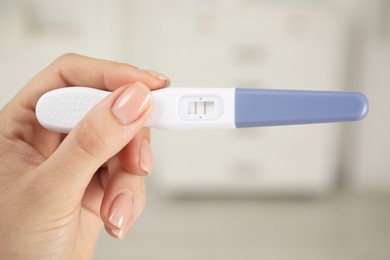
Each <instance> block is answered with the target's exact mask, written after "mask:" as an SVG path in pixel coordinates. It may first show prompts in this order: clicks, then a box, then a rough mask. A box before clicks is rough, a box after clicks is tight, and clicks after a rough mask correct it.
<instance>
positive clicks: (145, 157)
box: [139, 139, 153, 175]
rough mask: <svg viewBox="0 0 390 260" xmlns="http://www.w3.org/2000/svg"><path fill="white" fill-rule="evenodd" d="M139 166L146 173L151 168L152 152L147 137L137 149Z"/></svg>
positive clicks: (149, 172)
mask: <svg viewBox="0 0 390 260" xmlns="http://www.w3.org/2000/svg"><path fill="white" fill-rule="evenodd" d="M139 166H140V167H141V169H142V170H144V171H145V172H146V174H147V175H150V174H151V173H152V168H153V152H152V147H151V146H150V143H149V141H148V140H147V139H145V140H143V142H142V145H141V148H140V151H139Z"/></svg>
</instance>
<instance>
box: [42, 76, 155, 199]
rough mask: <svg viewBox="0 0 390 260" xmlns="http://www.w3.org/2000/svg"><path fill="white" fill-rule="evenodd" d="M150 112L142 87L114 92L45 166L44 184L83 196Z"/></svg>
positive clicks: (95, 109)
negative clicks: (96, 173) (99, 170)
mask: <svg viewBox="0 0 390 260" xmlns="http://www.w3.org/2000/svg"><path fill="white" fill-rule="evenodd" d="M150 111H151V104H150V90H149V89H148V88H147V87H146V86H145V85H144V84H142V83H140V82H137V83H135V84H132V85H129V86H127V87H122V88H120V89H117V90H116V91H115V92H113V93H112V94H110V95H109V96H108V97H107V98H105V99H104V100H102V101H101V102H100V103H99V104H97V105H96V106H95V107H94V108H93V109H92V110H91V111H89V112H88V113H87V115H86V116H85V117H84V118H83V119H82V120H81V121H80V122H79V123H78V124H77V126H76V127H75V128H73V129H72V131H71V132H70V133H69V134H68V136H67V137H66V138H65V139H64V141H63V142H62V143H61V145H60V146H59V147H58V148H57V150H56V151H55V152H54V153H53V154H52V155H51V156H50V157H49V159H48V160H47V161H46V162H45V163H44V166H43V167H44V168H46V169H44V170H43V174H44V175H47V176H45V177H46V181H47V180H49V183H51V184H52V185H53V186H54V187H58V186H59V184H58V183H61V186H63V188H65V189H71V190H73V191H78V192H84V190H85V188H86V187H87V185H88V183H89V182H90V180H91V178H92V176H93V174H94V173H95V172H96V171H97V170H98V169H99V167H100V166H101V165H102V164H104V163H105V162H106V161H107V160H108V159H109V158H111V157H112V156H114V155H115V154H117V153H118V152H119V151H120V150H121V149H122V148H123V147H124V146H126V144H128V143H129V142H130V140H131V139H132V138H133V137H134V136H135V135H136V133H137V132H138V131H139V130H140V129H141V128H142V126H143V125H144V124H145V122H146V120H147V118H148V116H149V114H150ZM58 188H60V187H58ZM60 189H61V188H60Z"/></svg>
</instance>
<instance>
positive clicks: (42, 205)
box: [0, 54, 169, 259]
mask: <svg viewBox="0 0 390 260" xmlns="http://www.w3.org/2000/svg"><path fill="white" fill-rule="evenodd" d="M168 85H169V80H168V79H167V78H166V77H164V76H162V75H161V74H158V73H156V72H152V71H143V70H140V69H138V68H135V67H133V66H130V65H126V64H119V63H115V62H109V61H102V60H96V59H92V58H87V57H83V56H79V55H75V54H67V55H64V56H62V57H60V58H59V59H57V60H56V61H54V62H53V64H51V65H50V66H49V67H48V68H46V69H45V70H43V71H42V72H41V73H39V74H38V75H37V76H36V77H34V78H33V79H32V80H31V81H30V82H28V83H27V85H26V86H25V87H24V88H23V89H22V90H21V91H20V92H19V93H18V94H17V95H16V96H15V98H14V99H13V100H12V101H11V102H10V103H9V104H8V105H7V106H6V107H4V108H3V109H2V110H1V112H0V165H1V169H0V252H1V258H2V259H70V258H74V259H88V258H92V256H93V252H94V249H95V245H96V241H97V238H98V235H99V231H100V230H101V228H102V227H103V225H104V226H105V229H106V230H107V232H108V233H109V234H110V235H112V236H114V237H117V238H120V239H122V238H123V237H124V236H125V235H126V234H127V232H128V230H129V229H130V228H131V226H132V225H133V223H134V221H135V220H136V219H137V218H138V216H139V215H140V213H141V211H142V209H143V207H144V203H145V187H144V176H145V175H147V174H150V172H151V169H152V164H153V158H152V152H151V148H150V145H149V141H150V132H149V130H148V129H144V128H142V127H143V125H144V123H145V122H146V120H147V119H148V116H149V114H150V112H151V108H152V104H151V102H150V99H149V98H150V90H154V89H158V88H163V87H166V86H168ZM66 86H87V87H94V88H100V89H107V90H110V91H113V93H112V94H110V95H109V96H108V97H107V98H105V99H104V100H103V101H102V102H100V103H99V104H98V105H97V106H96V107H94V108H93V109H92V110H91V111H90V112H89V113H88V114H87V115H86V116H85V117H84V118H83V120H82V121H81V122H80V123H79V124H78V125H77V126H76V127H75V128H74V129H73V130H72V131H71V132H70V133H69V134H68V135H67V136H65V135H63V134H58V133H53V132H50V131H48V130H46V129H44V128H43V127H41V126H40V124H39V123H38V121H37V119H36V117H35V112H34V111H35V106H36V103H37V101H38V99H39V97H40V96H41V95H42V94H44V93H45V92H47V91H49V90H52V89H55V88H60V87H66ZM146 86H147V87H146Z"/></svg>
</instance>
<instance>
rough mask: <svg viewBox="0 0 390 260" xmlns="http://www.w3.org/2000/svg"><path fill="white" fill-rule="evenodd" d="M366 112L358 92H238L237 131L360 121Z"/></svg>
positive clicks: (366, 104)
mask: <svg viewBox="0 0 390 260" xmlns="http://www.w3.org/2000/svg"><path fill="white" fill-rule="evenodd" d="M367 113H368V101H367V98H366V97H365V96H364V95H363V94H361V93H359V92H334V91H304V90H299V91H297V90H269V89H264V90H263V89H242V88H237V89H236V90H235V124H236V128H243V127H257V126H276V125H295V124H314V123H328V122H342V121H357V120H361V119H363V118H364V117H365V116H366V115H367Z"/></svg>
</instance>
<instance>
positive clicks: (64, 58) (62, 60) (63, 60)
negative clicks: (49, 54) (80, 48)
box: [54, 52, 80, 64]
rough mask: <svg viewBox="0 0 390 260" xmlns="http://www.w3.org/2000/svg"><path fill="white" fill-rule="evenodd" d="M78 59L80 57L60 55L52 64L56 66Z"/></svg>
mask: <svg viewBox="0 0 390 260" xmlns="http://www.w3.org/2000/svg"><path fill="white" fill-rule="evenodd" d="M78 57H80V55H78V54H75V53H71V52H69V53H65V54H62V55H61V56H59V57H58V58H57V59H56V60H55V61H54V62H55V63H57V64H66V63H68V62H69V61H73V60H74V59H77V58H78Z"/></svg>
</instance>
